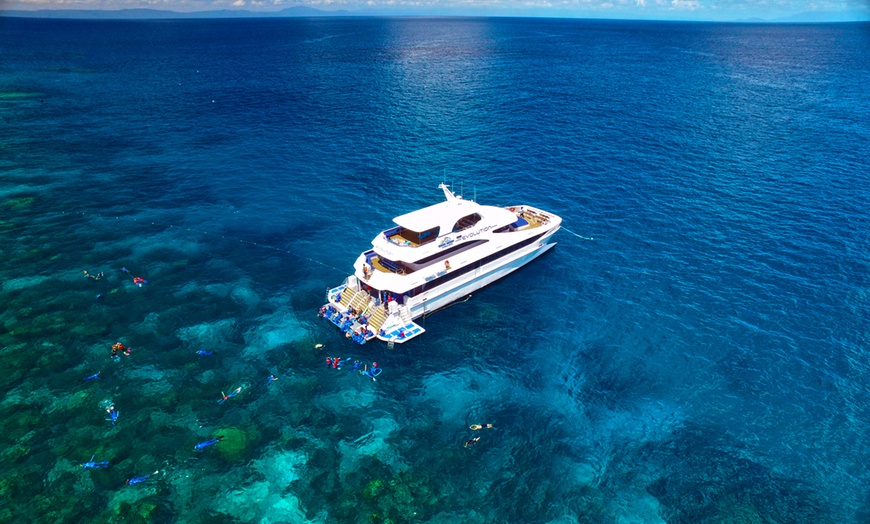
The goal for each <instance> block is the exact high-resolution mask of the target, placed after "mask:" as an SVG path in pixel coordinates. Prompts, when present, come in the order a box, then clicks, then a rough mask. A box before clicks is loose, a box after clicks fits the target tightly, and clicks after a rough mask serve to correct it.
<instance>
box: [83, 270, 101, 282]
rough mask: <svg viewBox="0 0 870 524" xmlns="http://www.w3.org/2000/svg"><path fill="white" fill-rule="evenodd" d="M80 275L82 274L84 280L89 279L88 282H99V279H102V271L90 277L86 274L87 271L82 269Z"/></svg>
mask: <svg viewBox="0 0 870 524" xmlns="http://www.w3.org/2000/svg"><path fill="white" fill-rule="evenodd" d="M82 273H84V277H85V278H88V279H90V280H100V279H101V278H103V272H102V271H100V272H99V273H97V274H96V275H92V274H90V273H88V270H87V269H82Z"/></svg>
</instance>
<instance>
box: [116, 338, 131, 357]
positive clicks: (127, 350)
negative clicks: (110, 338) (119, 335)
mask: <svg viewBox="0 0 870 524" xmlns="http://www.w3.org/2000/svg"><path fill="white" fill-rule="evenodd" d="M131 351H132V349H130V348H128V347H125V346H124V344H121V343H120V342H115V343H114V344H112V360H114V361H118V360H120V359H121V357H119V356H118V353H123V354H124V356H126V357H129V356H130V352H131Z"/></svg>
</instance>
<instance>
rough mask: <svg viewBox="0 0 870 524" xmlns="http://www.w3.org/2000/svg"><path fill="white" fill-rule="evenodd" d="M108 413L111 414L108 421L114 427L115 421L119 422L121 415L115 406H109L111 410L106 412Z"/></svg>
mask: <svg viewBox="0 0 870 524" xmlns="http://www.w3.org/2000/svg"><path fill="white" fill-rule="evenodd" d="M106 413H108V414H109V418H107V419H106V420H109V421H111V422H112V425H113V426H114V425H115V421H116V420H118V415H120V413H119V412H118V410H117V409H115V406H109V409H107V410H106Z"/></svg>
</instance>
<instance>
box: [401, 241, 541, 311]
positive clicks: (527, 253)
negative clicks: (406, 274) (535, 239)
mask: <svg viewBox="0 0 870 524" xmlns="http://www.w3.org/2000/svg"><path fill="white" fill-rule="evenodd" d="M554 232H555V231H554ZM549 236H550V235H548V237H549ZM555 246H556V243H555V242H554V243H547V242H546V241H543V242H541V243H540V244H536V245H534V246H530V247H529V248H528V249H526V250H523V251H520V252H518V253H514V254H512V256H511V259H510V260H504V259H500V260H496V261H493V262H491V263H490V264H487V265H486V266H483V267H481V268H479V269H477V270H476V271H474V272H472V273H470V274H469V275H468V276H467V277H463V278H461V279H457V281H456V282H451V283H450V287H449V288H447V289H444V290H443V291H441V290H439V293H438V294H437V295H429V294H426V295H424V296H422V297H419V301H415V302H412V303H411V304H408V306H409V312H410V316H411V318H412V319H414V320H416V319H418V318H420V317H423V316H425V315H428V314H429V313H433V312H435V311H437V310H439V309H442V308H444V307H446V306H449V305H450V304H452V303H453V302H456V301H457V300H459V299H461V298H463V297H466V296H468V295H470V294H471V293H473V292H475V291H477V290H479V289H481V288H483V287H485V286H487V285H489V284H491V283H493V282H495V281H496V280H499V279H500V278H503V277H505V276H507V275H509V274H511V273H513V272H514V271H516V270H517V269H519V268H521V267H523V266H525V265H526V264H528V263H529V262H531V261H532V260H534V259H536V258H537V257H539V256H541V255H542V254H544V253H546V252H547V251H548V250H550V249H551V248H553V247H555Z"/></svg>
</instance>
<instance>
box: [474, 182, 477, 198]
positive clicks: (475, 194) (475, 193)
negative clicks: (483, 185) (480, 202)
mask: <svg viewBox="0 0 870 524" xmlns="http://www.w3.org/2000/svg"><path fill="white" fill-rule="evenodd" d="M474 202H477V185H475V186H474Z"/></svg>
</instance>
